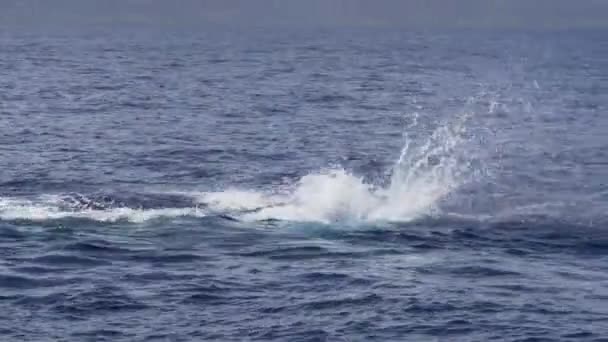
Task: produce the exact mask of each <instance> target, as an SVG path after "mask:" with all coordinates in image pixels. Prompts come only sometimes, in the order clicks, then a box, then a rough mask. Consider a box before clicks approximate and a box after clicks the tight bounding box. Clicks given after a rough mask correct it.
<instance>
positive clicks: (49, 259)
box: [28, 254, 109, 267]
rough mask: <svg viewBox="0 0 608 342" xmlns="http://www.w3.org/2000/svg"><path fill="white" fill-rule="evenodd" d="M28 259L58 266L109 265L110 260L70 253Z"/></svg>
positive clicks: (36, 262) (37, 262)
mask: <svg viewBox="0 0 608 342" xmlns="http://www.w3.org/2000/svg"><path fill="white" fill-rule="evenodd" d="M28 261H30V262H32V263H35V264H42V265H58V266H72V267H75V266H89V267H92V266H101V265H108V264H109V262H108V261H105V260H100V259H96V258H90V257H83V256H76V255H69V254H46V255H42V256H38V257H34V258H31V259H29V260H28Z"/></svg>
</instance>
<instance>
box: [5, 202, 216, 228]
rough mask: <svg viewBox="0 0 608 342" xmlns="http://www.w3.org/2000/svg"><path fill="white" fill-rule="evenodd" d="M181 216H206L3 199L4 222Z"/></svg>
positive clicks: (178, 210)
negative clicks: (69, 206)
mask: <svg viewBox="0 0 608 342" xmlns="http://www.w3.org/2000/svg"><path fill="white" fill-rule="evenodd" d="M180 216H193V217H203V216H205V213H203V212H202V211H201V210H200V209H198V208H158V209H137V208H128V207H116V208H107V209H87V208H78V207H72V208H66V206H65V203H64V202H63V200H62V199H61V198H60V197H59V196H43V197H40V198H37V199H35V200H27V199H17V198H0V219H1V220H27V221H39V222H41V221H48V220H59V219H65V218H75V219H87V220H93V221H98V222H117V221H127V222H133V223H142V222H145V221H148V220H154V219H160V218H174V217H180Z"/></svg>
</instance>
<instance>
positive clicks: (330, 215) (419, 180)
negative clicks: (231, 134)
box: [197, 113, 474, 223]
mask: <svg viewBox="0 0 608 342" xmlns="http://www.w3.org/2000/svg"><path fill="white" fill-rule="evenodd" d="M469 118H470V115H469V114H467V113H463V114H462V115H461V116H459V117H458V118H457V120H456V121H454V122H452V123H451V124H449V125H439V126H438V127H437V128H436V129H435V130H434V131H433V132H432V133H431V134H430V135H429V137H428V138H427V139H423V140H422V143H415V142H414V139H411V138H410V137H409V136H408V130H414V129H415V128H416V126H417V125H418V116H417V115H415V116H414V117H413V119H412V123H411V124H410V125H409V126H408V129H407V130H406V133H405V145H404V147H403V149H402V151H401V154H400V156H399V159H398V161H397V162H396V163H395V165H394V167H393V168H392V176H391V179H390V183H389V185H388V186H386V187H380V186H376V185H374V184H369V183H366V182H365V181H364V180H363V179H362V178H361V177H358V176H356V175H353V174H351V173H349V172H347V171H345V170H343V169H332V170H326V171H322V172H318V173H313V174H309V175H306V176H304V177H302V178H301V179H300V180H299V181H298V182H297V183H296V184H295V185H294V186H293V187H292V190H291V191H287V192H280V193H263V192H255V191H241V190H236V189H230V190H227V191H220V192H208V193H203V194H199V195H198V198H197V200H198V201H199V202H200V203H203V204H205V205H207V206H209V207H211V208H212V209H213V210H219V211H235V210H236V211H239V210H241V211H244V212H240V213H238V212H237V213H234V214H235V215H236V216H237V217H239V218H240V219H242V220H246V221H259V220H268V219H277V220H288V221H316V222H324V223H330V222H335V221H410V220H413V219H415V218H417V217H419V216H421V215H425V214H429V213H431V212H432V211H433V210H434V209H436V204H437V203H438V202H439V201H440V200H441V199H442V198H444V197H445V196H447V195H448V194H449V193H451V192H452V191H453V190H454V189H455V188H457V187H458V186H460V185H461V184H463V183H464V182H466V181H467V180H468V179H469V178H470V177H472V176H473V174H474V173H473V172H472V169H471V167H470V163H469V160H470V157H471V156H470V155H467V153H468V151H467V150H466V149H465V148H464V145H465V143H466V142H467V138H466V123H467V121H468V119H469Z"/></svg>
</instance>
